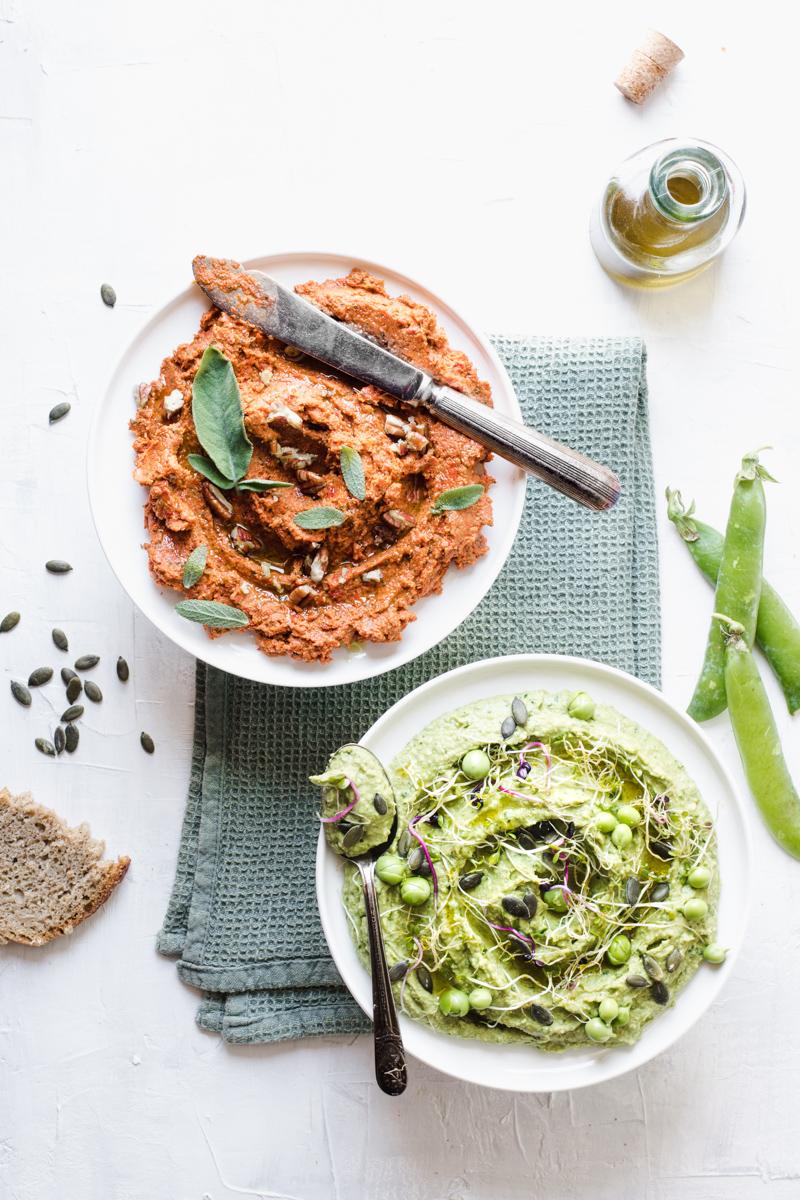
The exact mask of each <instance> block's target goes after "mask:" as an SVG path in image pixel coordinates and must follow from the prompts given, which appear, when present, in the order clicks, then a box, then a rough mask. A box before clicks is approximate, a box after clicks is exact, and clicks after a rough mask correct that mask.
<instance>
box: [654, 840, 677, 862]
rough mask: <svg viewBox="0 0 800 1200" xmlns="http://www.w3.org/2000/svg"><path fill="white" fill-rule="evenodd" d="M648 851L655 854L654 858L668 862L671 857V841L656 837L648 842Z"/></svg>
mask: <svg viewBox="0 0 800 1200" xmlns="http://www.w3.org/2000/svg"><path fill="white" fill-rule="evenodd" d="M650 853H651V854H655V856H656V858H660V859H663V861H664V862H669V860H670V859H671V858H672V843H671V842H665V841H660V840H658V839H656V841H653V842H651V843H650Z"/></svg>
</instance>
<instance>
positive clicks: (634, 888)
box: [625, 875, 642, 908]
mask: <svg viewBox="0 0 800 1200" xmlns="http://www.w3.org/2000/svg"><path fill="white" fill-rule="evenodd" d="M641 894H642V885H641V883H640V882H639V880H638V879H637V878H636V876H635V875H629V876H628V878H627V879H626V880H625V903H626V904H630V906H631V908H633V906H634V905H635V904H638V903H639V897H640V896H641Z"/></svg>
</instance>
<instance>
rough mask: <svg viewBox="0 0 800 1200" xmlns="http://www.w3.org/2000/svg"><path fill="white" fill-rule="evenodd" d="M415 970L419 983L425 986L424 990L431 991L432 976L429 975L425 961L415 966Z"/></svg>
mask: <svg viewBox="0 0 800 1200" xmlns="http://www.w3.org/2000/svg"><path fill="white" fill-rule="evenodd" d="M416 971H417V979H418V980H419V982H420V985H421V986H422V987H424V988H425V991H426V992H432V991H433V976H432V975H431V973H430V971H429V970H428V968H427V967H426V966H425V963H420V964H419V966H418V967H417V968H416Z"/></svg>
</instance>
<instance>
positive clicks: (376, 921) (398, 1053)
mask: <svg viewBox="0 0 800 1200" xmlns="http://www.w3.org/2000/svg"><path fill="white" fill-rule="evenodd" d="M342 749H344V747H342ZM347 749H349V750H351V751H354V750H355V751H358V753H359V754H365V755H369V757H370V758H371V759H372V764H371V765H372V766H373V767H374V766H375V764H377V766H378V767H379V768H380V771H381V774H382V776H383V779H384V787H385V791H382V792H381V795H383V796H384V798H385V799H386V800H387V801H388V802H390V803H391V804H392V806H393V808H394V820H393V821H392V827H391V829H390V830H389V836H388V838H387V839H386V841H385V842H382V843H381V845H380V846H374V847H373V848H372V849H371V850H367V851H366V852H365V853H364V854H359V855H358V856H357V857H351V856H350V855H349V854H343V855H342V857H343V858H346V859H347V861H348V862H351V863H353V865H354V866H356V867H357V868H358V873H359V875H360V876H361V885H362V887H363V890H364V908H365V910H366V914H367V934H368V937H369V961H370V972H371V975H372V1033H373V1038H374V1041H375V1078H376V1080H377V1081H378V1087H379V1088H380V1089H381V1091H382V1092H386V1094H387V1096H400V1095H402V1093H403V1092H404V1091H405V1090H406V1083H407V1082H408V1081H407V1078H406V1058H405V1051H404V1050H403V1039H402V1036H401V1034H400V1025H399V1023H398V1020H397V1009H396V1008H395V1004H394V996H393V994H392V984H391V980H390V979H389V967H388V964H387V962H386V947H385V946H384V944H383V930H382V929H381V917H380V910H379V907H378V896H377V894H376V892H375V860H376V859H378V858H380V856H381V854H383V853H384V852H385V851H386V850H388V848H389V847H390V846H391V844H392V842H393V841H394V836H395V833H396V831H397V804H396V802H395V795H394V788H393V787H392V785H391V782H390V780H389V776H388V775H387V774H386V769H385V768H384V766H383V763H382V762H381V761H380V759H379V758H378V757H377V756H376V755H375V754H373V753H372V751H371V750H368V749H367V748H366V746H359V745H357V744H355V743H353V744H350V745H348V747H347ZM329 845H330V843H329ZM331 848H332V849H334V852H336V851H335V848H334V847H331Z"/></svg>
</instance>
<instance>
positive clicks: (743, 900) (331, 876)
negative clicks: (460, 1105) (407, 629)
mask: <svg viewBox="0 0 800 1200" xmlns="http://www.w3.org/2000/svg"><path fill="white" fill-rule="evenodd" d="M559 667H567V668H572V669H573V670H575V671H576V672H580V673H582V672H584V671H585V672H586V675H587V677H593V678H594V680H599V681H600V682H601V684H602V682H603V681H610V682H611V683H612V684H613V683H614V682H616V683H617V685H619V686H621V687H622V686H624V687H626V688H628V689H632V691H633V692H634V694H636V693H638V694H639V695H640V696H641V697H643V698H644V699H645V700H646V701H648V702H649V703H650V704H654V705H655V706H656V707H657V708H659V709H661V711H662V712H663V713H664V714H665V715H666V716H667V717H668V718H669V719H670V720H672V721H673V722H675V726H676V728H678V729H681V730H682V731H683V733H684V734H686V735H688V737H689V739H690V740H693V741H694V742H695V743H696V744H697V746H698V748H699V750H700V751H701V752H702V754H704V755H705V757H706V760H707V763H708V764H710V766H711V767H713V770H714V771H716V772H717V773H718V774H719V776H720V777H721V779H722V781H723V783H724V786H725V789H726V795H725V796H724V797H722V798H721V801H722V803H724V804H725V805H726V807H727V805H729V804H730V805H731V809H730V811H729V818H728V819H730V818H732V819H733V824H732V826H731V829H732V830H733V828H734V827H735V826H736V825H738V830H737V834H738V853H739V857H740V859H741V860H742V866H743V869H742V870H741V872H740V874H739V875H738V876H737V878H736V880H735V883H736V896H737V899H738V915H737V920H736V926H737V929H736V934H737V936H736V937H735V938H733V939H726V941H725V944H726V946H727V947H728V954H727V958H726V961H725V963H724V964H723V965H722V966H721V967H718V968H714V969H713V970H709V971H708V972H707V973H706V975H705V977H704V978H705V980H706V981H707V982H705V984H704V996H703V999H702V1002H701V1003H700V1004H699V1005H696V1010H695V1011H694V1012H693V1014H692V1015H691V1016H689V1014H688V1011H686V1015H685V1019H684V1020H683V1021H682V1022H681V1027H680V1028H678V1029H677V1030H676V1031H674V1032H673V1034H672V1036H670V1037H667V1038H665V1037H663V1036H662V1037H655V1036H654V1035H653V1030H656V1032H657V1031H658V1028H659V1022H661V1023H662V1025H661V1029H664V1025H663V1022H665V1021H666V1020H667V1018H668V1017H669V1015H670V1014H675V1013H679V1012H680V1011H681V1001H682V1000H685V998H686V996H687V992H688V990H689V988H691V985H692V983H693V982H694V981H695V980H697V978H698V976H700V974H701V972H700V971H699V972H697V973H696V975H695V976H694V977H693V979H692V980H690V981H689V984H688V985H687V988H686V989H682V991H681V994H680V996H679V997H678V999H677V1001H676V1003H675V1005H674V1006H672V1007H671V1008H669V1009H667V1010H666V1011H665V1013H664V1014H663V1015H660V1016H659V1017H658V1018H656V1020H655V1021H653V1022H651V1024H650V1025H649V1026H647V1028H646V1029H645V1030H644V1032H643V1034H642V1037H641V1038H640V1039H639V1041H638V1042H636V1043H634V1045H633V1046H625V1047H622V1046H620V1047H617V1048H613V1047H606V1046H603V1047H600V1048H599V1049H598V1050H593V1051H592V1053H593V1054H594V1055H595V1059H594V1062H593V1063H592V1064H590V1066H589V1067H582V1065H581V1064H577V1066H576V1068H575V1069H574V1070H571V1071H570V1070H563V1071H559V1070H557V1069H556V1070H553V1072H552V1077H550V1076H549V1074H548V1067H549V1065H550V1064H551V1063H552V1064H553V1066H554V1067H555V1068H557V1067H558V1065H559V1064H560V1063H563V1062H565V1061H566V1062H569V1055H570V1054H574V1053H575V1052H571V1051H568V1052H566V1053H565V1054H555V1055H554V1054H547V1053H545V1052H535V1051H534V1053H536V1054H537V1061H538V1062H539V1063H541V1064H542V1065H541V1066H540V1067H539V1069H536V1070H534V1069H532V1071H531V1077H530V1079H529V1080H528V1081H525V1082H523V1083H522V1084H521V1083H520V1079H519V1078H518V1077H517V1076H516V1075H514V1077H513V1078H512V1077H510V1076H506V1077H504V1076H503V1075H502V1073H500V1072H498V1073H496V1074H494V1075H492V1077H491V1079H486V1078H481V1077H479V1075H478V1073H476V1072H475V1071H474V1070H471V1071H465V1070H463V1069H458V1066H457V1065H456V1064H454V1063H453V1062H451V1061H450V1058H449V1057H448V1054H447V1052H445V1053H444V1055H443V1058H440V1057H439V1056H438V1055H437V1056H436V1060H435V1061H433V1060H432V1057H431V1056H430V1055H429V1054H418V1053H415V1048H416V1047H417V1045H418V1043H419V1041H420V1038H419V1037H418V1033H419V1031H420V1030H423V1031H424V1033H425V1035H427V1034H434V1035H435V1037H436V1038H437V1039H439V1040H440V1041H441V1043H442V1045H443V1046H445V1045H446V1046H453V1047H459V1046H462V1047H463V1046H468V1047H474V1046H476V1045H479V1046H482V1047H484V1048H485V1050H486V1052H487V1053H486V1057H487V1061H488V1058H489V1052H490V1051H496V1050H497V1047H494V1046H492V1045H491V1043H476V1042H473V1041H469V1040H467V1039H460V1038H458V1037H452V1038H449V1037H448V1036H447V1035H446V1034H438V1033H435V1031H432V1030H429V1029H427V1027H425V1026H424V1025H421V1024H420V1023H419V1022H416V1021H413V1020H411V1019H409V1018H407V1017H405V1016H403V1015H400V1018H399V1019H400V1026H401V1032H402V1034H403V1039H404V1043H405V1046H406V1050H407V1052H408V1053H409V1054H410V1055H412V1056H414V1057H416V1058H419V1059H420V1061H422V1062H425V1063H426V1064H427V1065H428V1066H433V1067H434V1068H435V1069H436V1070H438V1071H441V1072H442V1073H443V1074H445V1075H449V1076H450V1077H452V1078H455V1079H460V1080H462V1081H464V1082H467V1083H474V1084H478V1085H480V1086H484V1087H490V1088H493V1089H496V1090H500V1091H510V1092H528V1093H538V1092H555V1091H569V1090H575V1089H578V1088H582V1087H588V1086H593V1085H595V1084H599V1083H602V1082H606V1081H608V1080H611V1079H615V1078H617V1077H619V1076H620V1075H623V1074H626V1073H627V1072H628V1071H631V1070H635V1069H637V1068H638V1067H640V1066H643V1065H644V1064H645V1063H647V1062H649V1061H650V1060H651V1059H652V1058H654V1057H656V1055H658V1054H662V1053H664V1052H666V1050H668V1049H669V1048H670V1047H671V1046H672V1045H674V1044H675V1042H676V1041H678V1040H679V1038H681V1037H682V1036H683V1035H684V1034H685V1033H687V1032H688V1030H689V1029H690V1028H691V1027H692V1026H693V1025H695V1024H696V1023H697V1021H698V1020H700V1018H701V1017H702V1016H703V1015H704V1013H705V1012H706V1011H707V1010H708V1008H709V1007H710V1006H711V1004H712V1003H713V1002H714V1000H715V999H716V998H717V996H718V995H719V993H720V991H721V989H722V988H723V987H724V986H725V983H726V982H727V980H728V979H729V978H730V976H731V973H732V971H733V967H734V965H735V962H736V959H737V957H738V954H739V951H740V949H741V945H742V942H743V940H744V936H745V932H746V929H747V925H748V919H749V912H750V905H751V892H752V838H751V836H750V817H749V813H748V810H747V808H746V806H745V804H744V802H743V800H742V797H741V794H740V792H739V789H738V787H737V785H736V783H735V782H734V779H733V776H732V774H731V772H730V770H729V769H728V767H727V766H726V765H725V763H724V762H723V761H722V760H721V758H720V756H719V755H718V754H717V751H716V750H715V748H714V746H713V745H712V744H711V741H710V740H709V738H708V736H707V735H706V733H705V732H704V731H703V730H702V729H701V728H700V727H699V726H698V725H697V723H696V722H694V721H693V720H692V719H691V718H690V717H689V716H688V715H687V714H686V713H684V712H682V711H681V710H680V709H678V708H677V707H676V706H675V705H673V704H672V703H671V702H670V701H669V700H668V699H667V698H666V696H664V694H663V693H662V692H660V691H659V690H658V689H657V688H655V687H653V686H652V685H651V684H649V683H645V682H644V681H643V680H641V679H638V678H637V677H636V676H634V675H630V674H629V673H628V672H626V671H621V670H619V669H618V668H616V667H611V666H608V665H606V664H605V663H601V662H598V661H596V660H594V659H586V658H579V657H576V656H572V655H559V654H517V655H505V656H498V657H496V658H491V659H481V660H479V661H477V662H474V663H467V664H465V665H464V666H461V667H455V668H454V669H453V670H451V671H448V672H446V673H445V674H443V675H438V676H436V677H435V678H433V679H430V680H428V681H427V682H426V683H423V684H421V685H420V686H419V687H418V688H416V689H415V690H414V691H412V692H409V693H408V694H407V695H406V696H404V697H402V698H401V699H400V700H398V701H397V702H396V703H395V704H394V705H392V707H391V708H389V709H387V711H386V712H385V713H384V714H383V715H382V716H381V717H379V718H378V720H377V721H375V723H374V724H373V725H372V726H371V727H370V729H369V730H367V731H366V733H365V734H364V735H363V736H362V737H361V738H360V741H361V743H362V744H364V745H365V746H368V747H369V748H374V744H375V742H376V741H377V739H378V738H379V737H380V735H382V734H384V733H385V731H386V730H387V728H390V727H391V725H392V723H393V722H395V721H397V720H398V719H399V717H400V716H401V715H403V714H404V713H405V711H406V710H407V709H409V708H413V707H415V706H418V705H419V704H420V702H421V701H422V700H425V699H427V698H429V697H430V696H431V695H432V694H436V692H438V691H439V690H441V689H444V690H445V691H447V690H448V689H451V690H452V694H453V699H454V702H453V703H447V704H445V705H444V706H443V707H442V708H441V709H440V710H439V711H440V713H445V712H448V711H450V710H452V709H454V708H458V707H460V705H461V704H462V703H464V702H465V701H463V700H458V698H457V696H456V693H457V692H458V690H459V685H460V684H463V683H464V682H465V680H466V679H467V678H469V676H471V675H479V674H480V673H482V672H491V671H492V670H493V669H496V670H498V671H500V670H503V669H506V668H507V669H508V670H509V671H512V670H514V669H516V668H520V669H522V670H525V671H530V672H531V674H534V673H535V672H536V671H537V669H538V670H539V671H540V672H542V673H545V672H546V671H547V670H548V669H555V670H558V668H559ZM528 686H529V687H530V688H536V687H537V686H546V685H545V684H544V683H537V682H536V680H535V678H534V679H532V680H531V682H530V684H529V685H528ZM512 687H513V685H512ZM512 687H509V686H507V685H505V684H503V683H502V680H501V682H500V683H499V685H498V686H496V687H494V686H493V687H492V688H491V690H488V691H486V692H485V693H484V695H485V696H486V697H487V698H488V697H490V696H492V695H500V694H503V693H504V692H506V691H510V690H512ZM587 690H589V691H591V685H590V684H587ZM620 711H623V710H622V709H621V710H620ZM624 715H627V716H629V717H631V718H632V719H633V720H637V721H638V717H637V715H636V714H635V713H630V712H625V714H624ZM431 719H433V718H432V717H428V718H427V719H426V720H424V721H422V722H421V723H420V724H419V725H418V727H417V728H418V729H421V728H423V727H424V725H426V724H427V723H428V721H429V720H431ZM639 723H641V722H639ZM657 736H658V737H660V738H661V740H662V741H663V740H664V739H663V736H662V735H661V734H657ZM406 740H407V739H403V740H402V741H401V742H400V744H398V746H397V749H396V751H395V753H396V752H397V751H399V750H400V749H402V745H404V744H405V742H406ZM665 744H667V743H665ZM667 749H670V747H669V745H668V744H667ZM671 752H672V751H671ZM676 757H679V756H678V755H676ZM687 770H689V774H690V775H692V770H691V767H688V766H687ZM721 811H722V804H721V805H720V812H721ZM716 820H717V828H718V830H719V814H717V818H716ZM727 824H728V820H727V819H726V827H727ZM722 871H723V868H722V866H721V867H720V873H721V874H722ZM337 877H338V883H337ZM341 878H342V861H341V859H340V858H339V857H338V856H337V855H336V854H334V853H333V851H331V850H330V849H329V847H328V845H327V842H326V840H325V837H324V834H323V832H322V830H320V834H319V839H318V842H317V855H316V870H315V879H316V892H317V904H318V908H319V913H320V920H321V923H322V929H323V932H324V934H325V938H326V941H327V944H328V948H329V950H330V952H331V956H332V958H333V961H334V963H335V965H336V967H337V970H338V971H339V974H340V975H341V976H342V979H343V980H344V982H345V985H346V986H347V987H348V989H349V990H350V992H351V994H352V995H353V997H354V999H355V1000H356V1002H357V1003H358V1005H359V1006H360V1007H361V1009H362V1010H363V1011H364V1012H365V1013H366V1015H367V1016H368V1017H370V1018H371V1015H372V998H371V984H370V979H369V974H368V972H367V971H366V969H365V968H364V967H363V966H362V965H361V963H360V962H359V961H358V960H357V959H356V958H355V952H354V949H353V945H352V940H351V938H350V932H349V928H348V927H347V922H346V919H345V918H344V915H343V909H342V905H341ZM732 883H733V881H732V880H731V881H729V882H728V885H727V886H728V889H729V890H730V891H732ZM725 888H726V883H725V880H724V879H723V880H722V881H721V899H720V914H721V912H722V904H723V902H724V900H725ZM334 896H335V902H334V899H333V898H334ZM337 910H338V912H337ZM337 915H338V919H337ZM342 933H344V939H346V941H345V940H344V939H343V938H342V936H341V935H342ZM348 951H349V953H348ZM354 960H355V969H354V966H353V963H354ZM702 970H703V968H701V971H702ZM422 1040H423V1041H424V1040H425V1038H423V1039H422ZM661 1043H663V1044H661ZM581 1053H582V1052H581ZM451 1056H452V1057H453V1058H455V1057H456V1051H455V1050H453V1051H452V1052H451Z"/></svg>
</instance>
